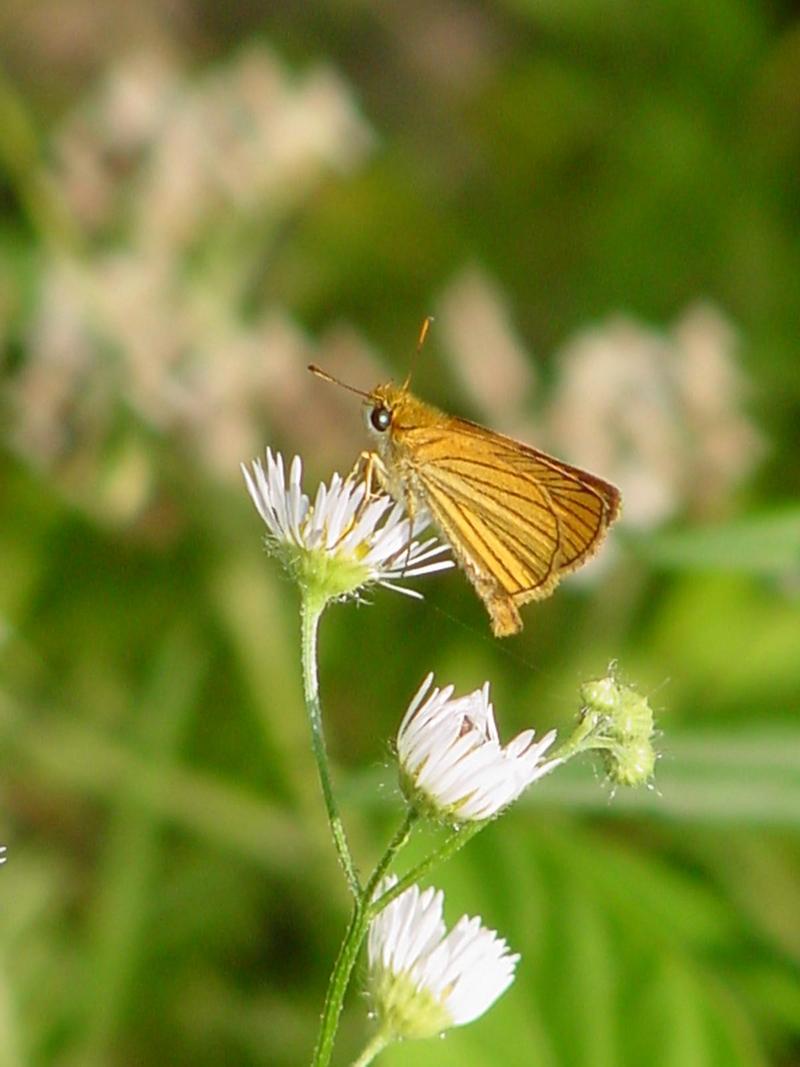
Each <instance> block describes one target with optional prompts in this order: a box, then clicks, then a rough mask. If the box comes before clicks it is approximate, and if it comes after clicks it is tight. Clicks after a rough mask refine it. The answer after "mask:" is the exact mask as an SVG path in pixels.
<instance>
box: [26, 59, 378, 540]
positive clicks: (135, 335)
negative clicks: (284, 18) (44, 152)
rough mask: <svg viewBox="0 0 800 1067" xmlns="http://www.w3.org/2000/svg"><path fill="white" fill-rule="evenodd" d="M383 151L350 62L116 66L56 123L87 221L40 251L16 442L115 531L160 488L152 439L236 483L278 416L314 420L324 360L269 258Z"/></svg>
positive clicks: (68, 194)
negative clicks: (275, 295) (282, 296)
mask: <svg viewBox="0 0 800 1067" xmlns="http://www.w3.org/2000/svg"><path fill="white" fill-rule="evenodd" d="M371 143H372V134H371V131H370V130H369V127H368V126H367V125H366V123H365V122H364V121H363V119H362V118H361V116H360V115H359V113H358V110H357V108H356V106H355V103H354V101H353V99H352V97H351V94H350V92H349V90H348V88H347V86H346V85H345V84H344V83H343V82H342V81H341V80H340V78H339V77H338V76H337V75H336V74H335V73H334V72H333V71H331V70H330V69H328V68H316V69H311V70H308V71H306V72H305V73H302V74H299V75H296V74H292V73H290V72H288V71H287V70H286V69H285V68H284V67H283V65H282V64H281V63H280V62H279V61H278V59H277V58H276V57H275V56H274V55H273V54H272V53H271V52H270V51H269V50H267V49H266V48H251V49H249V50H247V51H245V52H243V53H242V54H240V55H239V56H238V58H234V59H233V60H232V61H229V62H227V63H225V64H224V65H220V66H217V67H214V68H212V69H210V70H208V71H207V72H205V73H201V74H200V75H199V76H198V75H192V76H191V77H189V76H187V75H184V74H183V73H182V72H181V71H180V70H179V69H178V68H177V67H176V65H175V64H174V63H172V62H171V61H170V60H168V59H167V58H166V57H165V56H163V55H160V54H159V55H157V54H151V53H148V54H144V55H138V56H135V57H133V58H131V59H130V60H128V61H127V62H123V63H120V64H118V65H116V66H115V67H113V68H112V69H111V71H110V73H109V76H108V78H107V80H106V82H105V83H104V85H103V86H102V87H101V88H100V90H99V92H98V93H97V94H96V95H95V96H93V97H92V98H90V99H89V100H87V101H86V103H85V104H84V105H83V106H81V107H80V108H79V109H78V110H76V111H75V112H74V113H73V114H70V115H68V116H67V117H66V118H65V119H64V121H63V124H62V125H61V127H60V128H59V129H58V130H57V131H56V132H55V134H54V144H53V148H52V153H51V154H52V156H53V157H54V162H53V164H52V165H51V169H50V170H49V171H48V172H47V173H46V174H45V175H43V178H44V180H45V182H46V184H47V187H48V189H50V190H51V192H52V196H53V198H54V202H55V203H56V204H58V205H59V206H60V208H61V210H62V215H63V216H64V218H66V219H70V220H73V222H74V226H71V227H67V229H66V231H65V234H64V235H63V239H62V240H61V241H60V242H59V243H58V244H57V245H56V244H51V245H49V246H47V247H44V248H43V249H42V257H43V262H42V264H41V266H40V272H39V273H40V275H41V279H42V280H41V284H40V287H39V290H38V293H37V295H36V297H35V300H34V306H33V310H32V312H31V314H30V316H29V320H28V336H27V344H26V349H27V353H26V354H27V358H26V362H25V363H24V365H23V366H22V367H21V368H20V370H19V371H18V373H17V374H16V377H15V380H14V382H13V385H12V389H11V396H10V401H11V422H10V436H11V440H12V442H13V444H14V446H15V447H16V449H17V450H18V451H19V452H20V453H21V454H22V455H24V456H25V457H26V458H27V459H28V460H29V461H31V462H33V463H34V464H36V465H37V466H39V467H41V468H43V469H45V470H48V471H49V472H51V473H52V474H54V475H55V476H56V478H57V479H58V482H59V484H60V486H61V488H62V490H64V491H65V492H67V493H68V494H70V495H71V496H72V497H73V498H74V499H76V500H77V502H79V503H80V504H82V505H84V506H87V507H91V508H93V509H95V510H96V511H99V512H100V513H101V514H102V515H103V517H105V518H107V519H111V520H118V521H126V520H129V519H131V518H134V517H136V515H137V514H138V513H139V512H140V511H141V509H142V508H143V507H144V506H145V505H146V504H148V503H149V502H151V500H152V498H153V497H154V495H155V490H156V488H157V485H156V482H157V472H156V469H155V463H156V460H155V457H154V456H153V451H154V450H153V449H152V447H148V445H149V442H148V441H147V438H148V436H149V435H155V438H156V440H158V439H160V438H162V437H168V438H169V439H170V441H171V442H172V443H175V444H177V445H178V446H179V447H180V448H182V449H184V450H185V452H186V453H187V454H188V456H189V458H191V459H195V460H199V461H200V464H201V468H205V470H206V472H207V473H208V474H210V476H211V477H212V478H213V479H218V478H224V479H227V480H231V481H232V480H235V479H236V478H237V477H238V474H237V467H238V462H239V459H240V457H241V456H242V455H252V454H255V453H256V452H258V451H259V450H260V446H261V440H262V439H263V436H264V430H265V427H266V426H267V425H270V424H271V425H273V426H274V425H275V422H279V421H280V419H282V418H283V419H294V421H295V423H297V421H298V420H297V405H298V402H299V401H298V398H297V393H298V390H299V389H300V388H301V385H300V383H301V382H303V380H304V379H303V375H301V374H300V373H299V371H300V368H301V367H303V365H304V363H306V362H308V358H309V356H310V355H311V354H312V353H311V352H309V351H308V346H307V345H306V342H305V341H304V339H303V338H302V336H301V334H300V332H299V331H298V330H297V328H296V327H294V325H293V324H292V323H291V322H290V321H289V319H288V317H287V316H286V315H285V313H284V312H282V311H281V310H280V309H271V308H270V306H269V301H268V300H266V299H264V297H263V295H262V292H261V290H262V289H263V281H262V275H263V271H264V264H265V263H266V262H269V259H270V256H271V254H272V249H273V248H274V247H275V246H276V242H278V241H279V239H280V232H281V229H282V227H284V226H285V224H286V220H287V218H288V217H289V216H290V215H291V214H295V213H297V212H299V211H301V210H302V209H303V207H304V205H305V204H306V203H307V201H308V198H309V196H310V194H312V193H314V192H315V190H317V189H318V188H319V187H320V186H321V185H322V184H323V183H324V182H326V181H330V180H331V178H332V176H335V175H337V174H339V175H342V174H347V173H349V172H351V171H353V170H354V169H356V168H358V166H359V165H360V164H361V163H362V162H363V161H364V160H365V158H366V156H367V154H368V152H369V149H370V145H371ZM250 308H252V309H254V310H253V311H252V312H251V313H250V314H249V315H248V314H247V312H248V309H250ZM273 417H274V421H273ZM142 430H144V432H142Z"/></svg>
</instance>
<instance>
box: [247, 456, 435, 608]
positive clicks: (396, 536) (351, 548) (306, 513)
mask: <svg viewBox="0 0 800 1067" xmlns="http://www.w3.org/2000/svg"><path fill="white" fill-rule="evenodd" d="M302 472H303V467H302V463H301V461H300V457H299V456H295V457H294V459H293V460H292V462H291V465H290V467H289V482H288V485H287V483H286V475H285V473H284V466H283V457H282V456H281V454H280V453H277V454H276V455H273V453H272V451H271V450H270V449H267V464H266V470H265V469H264V467H263V466H262V464H261V461H260V460H258V459H257V460H254V462H253V463H252V464H251V466H250V467H247V466H246V465H245V464H242V473H243V474H244V479H245V482H246V484H247V489H248V492H249V493H250V496H251V498H252V500H253V503H254V504H255V506H256V509H257V510H258V513H259V515H260V516H261V518H262V519H263V520H264V522H265V523H266V526H267V544H268V547H269V548H270V549H271V551H273V552H274V553H275V554H276V555H278V556H279V557H280V558H281V559H282V561H283V562H284V564H285V565H286V566H287V568H288V569H289V570H290V571H291V572H292V573H293V574H294V575H295V577H297V579H298V581H300V582H301V584H304V585H305V587H306V588H309V587H313V588H315V589H316V591H317V592H318V593H319V595H321V596H322V597H323V599H324V600H331V599H335V598H338V597H344V596H347V595H349V594H353V593H354V592H355V591H356V590H357V589H359V588H360V587H361V586H364V585H369V584H372V583H377V584H379V585H383V586H386V588H387V589H395V590H396V591H397V592H399V593H405V594H406V595H407V596H412V597H419V598H421V594H420V593H417V592H416V591H415V590H412V589H407V588H405V587H404V586H400V585H396V584H395V581H396V580H397V579H400V578H415V577H419V576H420V575H423V574H433V573H434V572H435V571H441V570H445V569H447V568H449V567H452V566H453V565H454V564H453V561H452V560H450V559H442V558H441V557H442V555H443V554H444V553H446V552H447V551H448V549H447V546H446V545H443V544H441V543H440V542H438V541H437V539H436V538H435V537H431V538H428V539H427V540H426V541H422V542H419V541H416V540H412V541H411V546H410V547H409V544H408V541H409V533H410V535H411V537H412V538H414V537H416V535H417V534H419V533H420V532H421V531H422V530H423V529H424V528H425V527H426V526H427V525H428V523H429V521H430V520H429V518H428V517H427V516H425V515H419V516H417V517H416V518H415V521H414V524H413V529H412V530H411V531H409V520H408V518H407V516H406V514H405V512H404V510H403V508H402V507H401V505H400V504H397V503H395V502H394V501H393V500H392V499H391V497H389V496H386V495H385V494H380V495H378V496H375V497H372V498H371V499H369V500H365V496H366V492H367V487H366V485H365V483H364V482H363V481H360V480H356V479H354V478H353V477H352V476H348V477H347V478H342V477H341V476H340V475H338V474H334V476H333V478H332V479H331V481H330V484H329V485H320V487H319V489H318V490H317V495H316V497H315V499H314V502H313V504H312V502H311V500H310V499H309V497H308V496H307V495H306V494H305V493H304V492H303V489H302V485H301V477H302Z"/></svg>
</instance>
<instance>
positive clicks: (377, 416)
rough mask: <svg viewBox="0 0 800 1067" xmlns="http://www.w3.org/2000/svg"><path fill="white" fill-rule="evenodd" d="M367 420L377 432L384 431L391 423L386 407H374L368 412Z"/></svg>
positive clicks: (389, 413)
mask: <svg viewBox="0 0 800 1067" xmlns="http://www.w3.org/2000/svg"><path fill="white" fill-rule="evenodd" d="M369 421H370V422H371V423H372V427H373V429H375V430H377V431H378V433H384V432H385V431H386V430H388V429H389V427H390V426H391V424H392V415H391V412H390V411H389V409H388V408H382V407H375V408H373V409H372V411H371V412H370V413H369Z"/></svg>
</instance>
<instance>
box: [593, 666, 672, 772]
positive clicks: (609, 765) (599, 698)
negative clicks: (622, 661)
mask: <svg viewBox="0 0 800 1067" xmlns="http://www.w3.org/2000/svg"><path fill="white" fill-rule="evenodd" d="M581 701H582V704H583V709H582V713H581V714H582V716H583V720H584V722H585V723H586V725H587V726H590V727H591V729H592V732H593V735H594V738H593V741H592V745H591V747H593V748H595V749H597V750H598V751H600V752H601V753H602V756H603V762H604V764H605V768H606V773H607V774H608V777H609V779H610V781H612V782H613V783H614V784H615V785H629V786H637V785H645V784H647V783H649V782H650V780H651V779H652V777H653V771H654V770H655V764H656V758H657V753H656V750H655V748H654V746H653V736H654V734H655V723H654V721H653V711H652V709H651V707H650V704H649V703H648V701H647V698H646V697H643V696H642V695H641V693H639V692H637V690H635V689H633V688H632V687H631V686H629V685H623V684H622V683H621V682H620V681H619V680H618V679H617V677H616V675H615V673H614V670H613V666H612V669H611V671H610V673H609V674H608V676H607V677H605V678H597V679H595V680H594V681H591V682H585V683H584V685H582V686H581Z"/></svg>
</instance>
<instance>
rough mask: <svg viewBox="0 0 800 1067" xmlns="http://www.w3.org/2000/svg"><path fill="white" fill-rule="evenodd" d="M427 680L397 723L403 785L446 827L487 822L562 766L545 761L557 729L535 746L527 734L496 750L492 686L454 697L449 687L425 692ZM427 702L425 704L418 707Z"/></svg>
mask: <svg viewBox="0 0 800 1067" xmlns="http://www.w3.org/2000/svg"><path fill="white" fill-rule="evenodd" d="M432 681H433V675H432V674H429V675H428V677H427V678H426V679H425V681H424V682H423V683H422V685H421V686H420V688H419V691H418V692H417V694H416V696H415V697H414V699H413V700H412V701H411V704H410V705H409V708H408V711H407V712H406V714H405V717H404V719H403V721H402V723H401V724H400V729H399V731H398V734H397V755H398V759H399V761H400V771H401V775H400V777H401V784H402V787H403V792H404V793H405V795H406V797H407V798H408V801H409V803H410V804H412V806H414V807H415V808H417V809H419V810H421V811H423V812H425V813H426V814H428V815H433V816H434V817H436V818H439V819H445V820H447V821H448V822H471V821H480V820H483V819H490V818H492V816H494V815H496V814H497V813H498V812H499V811H502V809H503V808H505V807H506V806H507V805H508V804H510V803H511V802H512V801H514V800H516V799H517V797H518V796H519V795H520V793H522V792H523V791H524V790H525V789H526V788H527V787H528V786H529V785H530V784H531V782H534V781H536V779H537V778H541V777H542V775H544V774H547V773H548V771H551V770H552V769H553V768H554V767H556V766H558V764H559V763H560V762H561V760H557V759H553V760H548V761H544V762H543V761H542V757H543V756H544V754H545V752H546V751H547V750H548V749H549V748H550V746H551V745H552V744H553V741H554V740H555V737H556V732H555V730H551V731H550V732H549V733H547V734H545V736H544V737H542V738H541V739H540V740H539V741H534V736H535V735H534V731H533V730H524V731H523V732H522V733H521V734H519V735H518V736H517V737H515V738H514V740H513V741H510V742H509V743H508V744H507V745H506V746H505V748H504V747H503V746H502V745H501V744H500V739H499V737H498V733H497V725H496V724H495V720H494V709H493V708H492V705H491V702H490V700H489V683H488V682H487V683H486V684H485V685H484V686H483V688H482V689H476V690H475V692H474V693H470V694H469V695H468V696H463V697H457V698H455V699H453V686H452V685H449V686H447V687H446V688H445V689H438V688H437V689H434V690H433V692H432V693H430V695H429V696H428V697H427V699H425V697H426V695H427V694H428V690H429V689H430V686H431V682H432ZM423 701H424V702H423Z"/></svg>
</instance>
